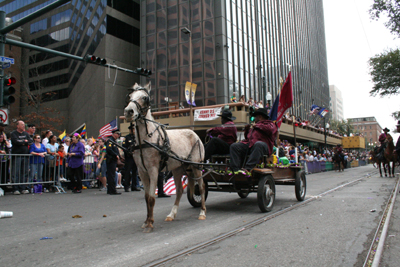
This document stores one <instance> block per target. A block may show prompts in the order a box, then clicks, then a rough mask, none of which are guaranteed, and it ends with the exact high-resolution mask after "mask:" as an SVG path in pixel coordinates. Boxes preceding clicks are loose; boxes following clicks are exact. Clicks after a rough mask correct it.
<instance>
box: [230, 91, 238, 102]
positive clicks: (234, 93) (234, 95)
mask: <svg viewBox="0 0 400 267" xmlns="http://www.w3.org/2000/svg"><path fill="white" fill-rule="evenodd" d="M231 102H232V103H236V102H237V100H236V92H233V94H232V97H231Z"/></svg>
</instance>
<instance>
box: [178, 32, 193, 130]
mask: <svg viewBox="0 0 400 267" xmlns="http://www.w3.org/2000/svg"><path fill="white" fill-rule="evenodd" d="M181 31H182V32H183V33H184V34H189V82H190V92H189V103H190V104H189V106H190V125H193V111H192V106H193V105H192V104H193V103H192V101H190V99H191V98H192V31H191V30H189V29H188V28H187V27H184V28H182V29H181ZM193 98H194V97H193ZM192 129H193V128H192Z"/></svg>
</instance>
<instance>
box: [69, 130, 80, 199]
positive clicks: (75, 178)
mask: <svg viewBox="0 0 400 267" xmlns="http://www.w3.org/2000/svg"><path fill="white" fill-rule="evenodd" d="M80 138H81V136H80V135H79V134H78V133H75V134H74V135H73V136H72V138H71V141H72V144H71V145H70V146H69V149H68V153H67V163H66V166H67V167H68V168H69V175H68V178H69V179H70V180H71V183H72V187H73V188H74V189H73V190H72V192H73V193H81V192H82V178H83V177H82V176H83V159H84V157H85V147H84V146H83V144H82V143H81V142H79V139H80Z"/></svg>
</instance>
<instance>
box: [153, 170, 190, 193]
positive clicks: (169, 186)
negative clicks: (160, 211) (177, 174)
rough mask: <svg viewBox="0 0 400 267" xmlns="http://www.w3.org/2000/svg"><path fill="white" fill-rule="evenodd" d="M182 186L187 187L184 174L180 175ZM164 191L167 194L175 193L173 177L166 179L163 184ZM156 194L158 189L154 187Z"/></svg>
mask: <svg viewBox="0 0 400 267" xmlns="http://www.w3.org/2000/svg"><path fill="white" fill-rule="evenodd" d="M182 186H183V189H185V188H186V187H187V179H186V175H184V176H182ZM163 188H164V193H165V194H167V195H175V194H176V187H175V181H174V177H171V178H169V179H168V181H167V182H166V183H165V185H164V187H163ZM156 195H158V189H156Z"/></svg>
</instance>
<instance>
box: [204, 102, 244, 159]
mask: <svg viewBox="0 0 400 267" xmlns="http://www.w3.org/2000/svg"><path fill="white" fill-rule="evenodd" d="M218 116H220V117H221V123H222V126H219V127H214V128H211V129H208V130H207V134H210V135H212V136H216V137H213V138H211V140H210V141H209V142H208V143H207V144H206V146H205V157H204V161H205V162H206V161H207V160H211V156H212V155H215V154H229V147H230V146H231V145H232V144H233V143H235V142H236V140H237V129H236V126H235V124H234V123H233V121H234V120H236V117H234V116H232V112H231V111H230V110H224V111H222V113H221V114H220V115H218Z"/></svg>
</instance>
